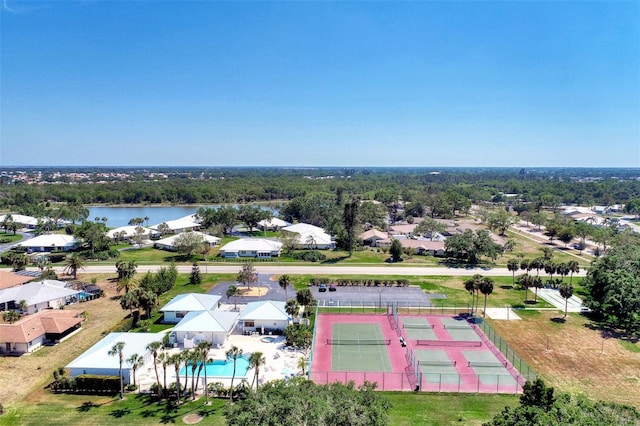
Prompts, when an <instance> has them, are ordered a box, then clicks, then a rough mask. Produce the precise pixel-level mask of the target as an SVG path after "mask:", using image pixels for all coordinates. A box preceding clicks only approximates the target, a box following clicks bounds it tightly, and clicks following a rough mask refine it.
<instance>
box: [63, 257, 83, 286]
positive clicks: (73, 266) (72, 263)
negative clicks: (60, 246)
mask: <svg viewBox="0 0 640 426" xmlns="http://www.w3.org/2000/svg"><path fill="white" fill-rule="evenodd" d="M78 269H84V261H83V260H82V258H81V257H80V256H78V253H74V254H72V255H71V256H68V257H67V260H66V265H65V267H64V272H65V273H67V274H68V275H73V279H74V280H75V279H78Z"/></svg>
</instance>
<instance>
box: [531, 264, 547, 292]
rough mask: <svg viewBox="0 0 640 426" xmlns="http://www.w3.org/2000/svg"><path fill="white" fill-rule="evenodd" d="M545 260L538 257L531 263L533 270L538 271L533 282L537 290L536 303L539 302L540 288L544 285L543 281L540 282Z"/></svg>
mask: <svg viewBox="0 0 640 426" xmlns="http://www.w3.org/2000/svg"><path fill="white" fill-rule="evenodd" d="M544 263H545V262H544V258H543V257H536V258H535V259H533V260H532V261H531V262H530V263H529V266H530V267H531V269H535V270H536V276H535V279H533V280H532V283H533V285H534V287H535V289H536V298H535V302H538V288H540V286H541V284H542V280H540V270H541V269H544Z"/></svg>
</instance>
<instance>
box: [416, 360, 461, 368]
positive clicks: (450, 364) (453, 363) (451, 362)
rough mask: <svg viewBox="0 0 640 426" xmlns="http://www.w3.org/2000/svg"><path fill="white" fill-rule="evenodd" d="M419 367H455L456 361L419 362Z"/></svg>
mask: <svg viewBox="0 0 640 426" xmlns="http://www.w3.org/2000/svg"><path fill="white" fill-rule="evenodd" d="M418 365H444V366H450V367H455V365H456V361H452V360H442V361H436V360H419V361H418Z"/></svg>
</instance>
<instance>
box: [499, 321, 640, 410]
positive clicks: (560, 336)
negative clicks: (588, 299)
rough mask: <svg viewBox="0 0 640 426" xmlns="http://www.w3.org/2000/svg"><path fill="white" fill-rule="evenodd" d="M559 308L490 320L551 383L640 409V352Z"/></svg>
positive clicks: (536, 370) (534, 368)
mask: <svg viewBox="0 0 640 426" xmlns="http://www.w3.org/2000/svg"><path fill="white" fill-rule="evenodd" d="M559 317H561V315H560V314H558V313H557V312H538V313H532V314H529V315H526V316H525V317H523V321H504V322H503V321H488V322H490V323H491V325H492V326H493V327H494V328H495V329H496V331H497V332H498V333H499V334H500V335H501V336H502V338H503V339H505V340H506V341H507V342H508V343H509V345H510V346H511V347H512V348H514V349H516V352H518V354H519V355H521V356H522V358H523V359H524V361H525V362H527V363H528V364H529V365H530V366H531V368H533V370H534V371H535V372H536V373H538V375H540V376H541V377H542V378H543V379H544V380H545V381H546V382H547V384H549V385H551V386H554V387H556V388H557V389H559V390H561V391H566V392H577V393H584V394H587V395H588V396H589V397H591V398H597V399H601V400H604V401H612V402H617V403H622V404H630V405H634V406H636V407H640V401H639V400H638V389H639V387H640V370H639V369H638V366H639V365H640V353H634V352H631V351H629V350H627V349H625V348H623V347H622V345H621V344H620V342H619V341H618V340H617V339H613V338H603V337H602V334H601V332H600V331H598V330H593V329H592V328H590V327H589V325H590V323H589V321H588V320H587V319H586V318H585V317H582V316H579V315H577V314H576V315H571V316H569V317H568V318H567V320H566V321H565V322H562V321H558V320H554V319H557V318H559Z"/></svg>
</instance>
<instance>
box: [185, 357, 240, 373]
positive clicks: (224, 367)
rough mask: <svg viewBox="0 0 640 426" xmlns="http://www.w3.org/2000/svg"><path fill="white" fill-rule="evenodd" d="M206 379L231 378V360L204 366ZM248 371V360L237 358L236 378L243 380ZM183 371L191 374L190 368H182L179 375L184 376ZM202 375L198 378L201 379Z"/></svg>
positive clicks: (218, 361)
mask: <svg viewBox="0 0 640 426" xmlns="http://www.w3.org/2000/svg"><path fill="white" fill-rule="evenodd" d="M205 368H206V369H207V377H224V378H226V377H229V378H230V377H232V376H233V360H231V359H229V360H226V361H225V360H214V361H212V362H209V363H207V364H206V367H205ZM248 370H249V360H248V359H247V358H245V357H243V356H240V357H238V359H237V360H236V374H235V377H236V378H243V377H245V376H246V375H247V371H248ZM185 371H187V373H188V374H191V366H189V367H182V370H180V375H181V376H184V373H185ZM203 375H204V373H202V374H201V375H200V376H201V377H202V376H203Z"/></svg>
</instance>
